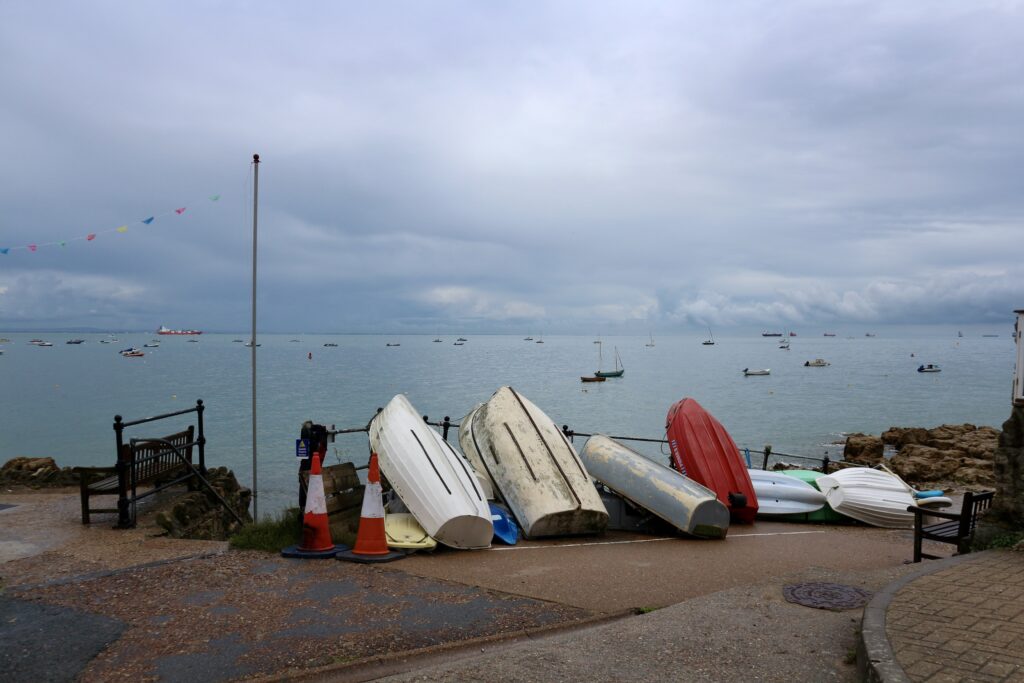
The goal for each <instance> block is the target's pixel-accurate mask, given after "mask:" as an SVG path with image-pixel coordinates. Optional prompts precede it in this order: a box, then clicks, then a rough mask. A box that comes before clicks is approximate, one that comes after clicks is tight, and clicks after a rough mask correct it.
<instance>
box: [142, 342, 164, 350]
mask: <svg viewBox="0 0 1024 683" xmlns="http://www.w3.org/2000/svg"><path fill="white" fill-rule="evenodd" d="M142 348H144V349H156V348H160V342H151V343H149V344H143V345H142Z"/></svg>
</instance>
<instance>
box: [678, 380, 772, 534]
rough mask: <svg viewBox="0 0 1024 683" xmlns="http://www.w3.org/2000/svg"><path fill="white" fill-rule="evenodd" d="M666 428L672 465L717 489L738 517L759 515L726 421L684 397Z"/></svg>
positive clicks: (748, 519) (747, 518) (740, 519)
mask: <svg viewBox="0 0 1024 683" xmlns="http://www.w3.org/2000/svg"><path fill="white" fill-rule="evenodd" d="M665 429H666V432H667V433H668V443H669V447H670V448H671V450H672V466H673V467H674V468H675V469H676V470H678V471H679V472H681V473H682V474H684V475H686V476H687V477H689V478H690V479H693V480H694V481H696V482H698V483H700V484H703V485H704V486H707V487H708V488H709V489H711V490H712V491H714V492H715V494H716V495H717V496H718V500H720V501H721V502H722V503H723V504H724V505H725V506H726V507H728V508H729V513H730V515H731V516H732V518H733V519H734V520H736V521H738V522H745V523H748V524H749V523H751V522H753V521H754V516H755V515H756V514H757V496H756V495H755V494H754V485H753V483H752V482H751V481H750V474H749V473H748V472H747V467H746V465H745V464H744V462H743V458H742V457H741V456H740V451H739V449H738V448H737V447H736V442H734V441H733V440H732V437H731V436H729V432H727V431H725V427H723V426H722V423H721V422H719V421H718V420H716V419H715V418H714V416H713V415H712V414H711V413H709V412H708V411H706V410H704V408H703V407H701V405H700V404H699V403H697V401H695V400H694V399H692V398H684V399H683V400H682V401H679V402H678V403H676V404H675V405H673V406H672V407H671V408H669V411H668V418H667V420H666V427H665Z"/></svg>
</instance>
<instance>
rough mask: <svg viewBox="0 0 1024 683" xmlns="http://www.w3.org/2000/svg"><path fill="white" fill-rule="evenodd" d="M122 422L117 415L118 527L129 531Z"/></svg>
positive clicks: (126, 471) (115, 432)
mask: <svg viewBox="0 0 1024 683" xmlns="http://www.w3.org/2000/svg"><path fill="white" fill-rule="evenodd" d="M121 422H122V419H121V416H120V415H115V416H114V434H115V439H116V442H117V463H116V464H115V465H114V469H115V470H116V471H117V527H118V528H119V529H127V528H128V527H130V526H131V516H130V515H129V514H128V496H127V492H128V464H127V463H126V462H125V461H124V457H123V456H122V454H121V451H122V450H123V449H124V425H123V424H121Z"/></svg>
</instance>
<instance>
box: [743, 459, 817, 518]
mask: <svg viewBox="0 0 1024 683" xmlns="http://www.w3.org/2000/svg"><path fill="white" fill-rule="evenodd" d="M748 472H749V473H750V481H751V482H753V484H754V494H755V495H756V496H757V514H758V515H768V516H770V515H795V514H807V513H811V512H817V511H818V510H820V509H821V508H823V507H825V494H824V493H822V492H821V491H819V490H818V489H816V488H814V487H813V486H811V485H810V484H808V483H807V482H805V481H800V480H799V479H795V478H793V477H789V476H786V475H785V474H783V473H782V472H771V471H768V470H753V469H752V470H748Z"/></svg>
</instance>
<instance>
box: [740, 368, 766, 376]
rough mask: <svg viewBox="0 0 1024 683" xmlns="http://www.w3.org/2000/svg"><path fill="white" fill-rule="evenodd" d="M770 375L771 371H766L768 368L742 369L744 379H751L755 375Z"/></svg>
mask: <svg viewBox="0 0 1024 683" xmlns="http://www.w3.org/2000/svg"><path fill="white" fill-rule="evenodd" d="M770 374H772V371H771V370H770V369H768V368H761V369H755V368H743V375H744V376H745V377H752V376H756V375H770Z"/></svg>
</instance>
